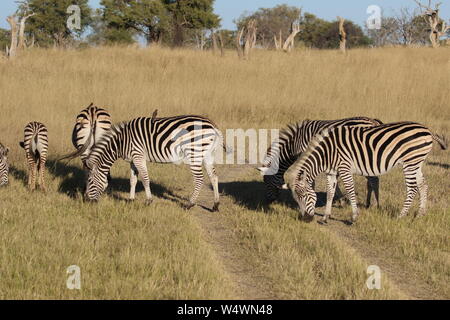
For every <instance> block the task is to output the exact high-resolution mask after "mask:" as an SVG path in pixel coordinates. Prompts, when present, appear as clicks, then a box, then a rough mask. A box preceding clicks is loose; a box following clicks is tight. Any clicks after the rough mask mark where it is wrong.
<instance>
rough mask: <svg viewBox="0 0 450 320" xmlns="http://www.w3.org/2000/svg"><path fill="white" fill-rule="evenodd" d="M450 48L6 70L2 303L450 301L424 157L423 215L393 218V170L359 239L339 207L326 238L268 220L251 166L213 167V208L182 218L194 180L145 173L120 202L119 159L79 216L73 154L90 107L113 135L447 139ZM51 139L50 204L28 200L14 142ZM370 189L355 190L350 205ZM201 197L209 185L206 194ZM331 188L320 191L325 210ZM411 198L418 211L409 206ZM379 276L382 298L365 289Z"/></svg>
mask: <svg viewBox="0 0 450 320" xmlns="http://www.w3.org/2000/svg"><path fill="white" fill-rule="evenodd" d="M449 54H450V50H449V49H448V48H442V49H439V50H432V49H425V48H422V49H406V48H395V49H372V50H353V51H350V52H349V53H348V55H347V56H343V55H341V54H340V53H338V52H334V51H315V50H304V51H297V52H293V53H292V54H289V55H287V54H281V53H277V52H258V51H256V52H255V53H254V55H253V56H252V57H251V60H250V61H239V60H238V59H237V57H236V54H235V52H227V54H226V56H225V57H224V58H221V57H215V56H213V55H212V54H211V53H209V52H196V51H188V50H169V49H158V48H154V49H137V48H98V49H87V50H83V51H57V50H38V49H36V50H32V51H28V52H26V53H24V54H23V55H21V56H20V57H18V58H17V59H16V60H14V61H6V60H0V112H1V116H0V141H1V142H2V143H3V144H4V145H6V146H9V147H10V148H11V152H10V157H9V161H10V164H11V170H10V178H11V179H10V185H9V186H8V187H6V188H2V189H1V190H0V243H1V247H0V298H2V299H16V298H18V299H23V298H31V299H43V298H55V299H61V298H66V299H80V298H87V299H102V298H106V299H119V298H132V299H133V298H140V299H216V298H224V299H226V298H231V299H234V298H250V299H253V298H254V299H258V298H259V299H264V298H275V299H277V298H279V299H311V298H315V299H322V298H323V299H399V298H404V299H423V298H432V299H449V298H450V286H449V283H450V281H449V280H450V252H449V248H450V247H449V244H450V243H449V242H450V239H449V230H450V215H449V213H450V212H449V205H448V203H449V201H450V198H449V190H450V171H449V166H450V153H449V151H441V150H440V149H439V148H438V147H437V146H435V147H434V149H433V151H432V153H431V155H430V157H429V158H428V161H427V165H426V167H425V175H426V177H427V180H428V183H429V187H430V190H429V210H428V215H427V216H426V217H424V218H420V219H413V218H412V216H413V215H414V213H415V212H416V210H417V202H416V203H415V206H414V207H413V208H412V210H411V212H410V216H409V217H407V218H405V219H403V220H400V221H399V220H397V219H396V218H395V216H396V215H397V214H398V213H399V212H400V209H401V206H402V203H403V200H404V195H405V190H404V181H403V176H402V173H401V170H400V169H397V170H395V171H394V172H392V173H390V174H388V175H385V176H383V177H382V178H381V208H380V209H376V208H371V209H363V210H362V213H361V218H360V220H359V221H358V223H357V224H356V225H354V226H348V225H346V224H345V223H344V222H345V221H346V220H347V219H348V218H349V216H350V208H349V206H348V205H344V206H343V207H334V209H333V214H334V218H335V219H334V220H332V221H331V222H330V223H329V226H322V225H319V224H317V223H311V224H307V223H304V222H300V221H298V220H296V217H297V210H296V206H295V204H294V203H293V201H292V199H291V198H292V197H291V196H290V194H289V193H288V192H285V193H284V194H283V195H282V197H281V199H280V201H279V202H278V203H276V204H274V205H272V206H271V207H266V206H265V205H264V186H263V184H262V179H261V177H260V176H259V174H258V173H257V172H256V170H254V169H252V168H250V167H249V166H245V165H244V166H236V165H235V166H230V165H219V166H218V173H219V177H220V180H221V184H220V189H221V196H222V198H221V200H222V205H221V211H220V213H211V212H209V211H208V210H207V208H210V207H211V206H212V192H211V191H210V190H209V188H208V183H206V184H205V187H204V189H203V193H202V196H201V199H200V200H201V203H202V205H203V206H204V207H206V209H205V208H203V207H196V208H194V209H192V210H191V211H189V212H188V211H185V210H184V209H182V207H181V205H182V204H183V203H185V201H186V199H187V197H188V195H189V194H190V192H191V186H192V181H191V175H190V173H189V170H188V169H187V168H186V167H184V166H177V165H157V164H150V165H149V172H150V176H151V182H152V191H153V193H154V195H155V196H156V197H157V199H156V201H154V203H153V204H152V205H151V206H145V205H144V194H143V193H142V187H140V188H139V190H140V191H141V192H140V193H139V194H138V198H137V200H136V201H135V202H134V203H128V202H127V201H125V199H126V197H127V195H128V194H127V193H128V188H129V181H128V178H129V167H128V164H126V163H125V162H123V161H118V162H117V163H116V164H115V166H114V167H113V170H112V176H113V181H112V184H111V188H110V192H109V194H108V195H105V196H104V197H103V198H102V199H101V201H100V202H99V203H98V204H95V205H91V204H85V203H83V202H82V200H81V197H80V190H81V188H82V181H83V179H82V177H83V174H82V171H81V166H80V162H79V160H74V161H72V162H71V163H69V164H64V163H60V164H55V162H54V159H55V158H57V157H58V156H60V155H62V154H64V153H67V152H69V151H72V150H73V147H72V145H71V140H70V137H71V130H72V127H73V123H74V120H75V116H76V114H77V113H78V112H79V111H80V110H81V109H83V108H84V107H86V106H87V105H88V104H89V103H90V102H94V103H95V104H96V105H98V106H104V107H106V108H107V109H108V110H109V111H110V112H111V114H112V116H113V120H115V121H121V120H128V119H131V118H133V117H136V116H150V115H151V114H152V112H153V110H154V109H156V108H158V109H159V115H160V116H169V115H177V114H186V113H194V114H202V115H206V116H208V117H210V118H211V119H212V120H213V121H214V122H216V123H217V124H218V125H219V126H220V128H221V129H222V130H223V131H225V129H227V128H244V129H247V128H269V129H270V128H281V127H284V126H285V125H286V124H287V123H291V122H294V121H298V120H302V119H305V118H309V119H336V118H343V117H347V116H356V115H365V116H371V117H375V118H379V119H381V120H383V121H384V122H392V121H399V120H413V121H418V122H421V123H423V124H425V125H427V126H429V127H430V128H431V129H432V130H433V131H434V132H438V133H441V134H444V135H446V136H447V137H450V104H449V103H450V93H449V92H450V91H449V90H448V83H449V81H450V60H449ZM31 120H37V121H41V122H44V123H45V124H46V125H47V126H48V129H49V141H50V161H49V163H48V172H47V175H46V178H47V183H48V185H49V188H48V189H49V190H48V193H47V194H43V193H41V192H39V191H37V192H32V193H30V192H28V191H27V189H26V188H25V181H26V167H25V157H24V153H23V151H22V150H21V149H20V148H19V145H18V141H19V140H20V139H22V137H23V127H24V126H25V124H26V123H27V122H28V121H31ZM364 181H365V179H363V178H357V183H358V186H357V190H358V194H359V200H360V202H361V203H362V202H363V198H364V195H365V185H364ZM206 182H208V181H206ZM324 190H325V188H324V183H323V181H322V180H321V182H320V183H318V184H317V191H318V192H319V202H318V206H319V207H318V208H317V212H318V213H319V214H320V213H322V212H323V210H324V208H323V202H324V194H323V191H324ZM416 201H417V199H416ZM70 265H78V266H79V267H80V268H81V285H82V288H81V290H68V289H67V287H66V280H67V276H68V275H67V273H66V270H67V267H68V266H70ZM369 265H378V266H379V267H380V268H381V272H382V287H381V290H369V289H367V287H366V279H367V278H368V275H367V267H368V266H369Z"/></svg>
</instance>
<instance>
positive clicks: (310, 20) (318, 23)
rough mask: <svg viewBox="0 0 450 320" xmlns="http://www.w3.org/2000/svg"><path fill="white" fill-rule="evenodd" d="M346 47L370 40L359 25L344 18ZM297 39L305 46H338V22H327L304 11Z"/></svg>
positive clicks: (362, 43) (319, 47) (368, 43)
mask: <svg viewBox="0 0 450 320" xmlns="http://www.w3.org/2000/svg"><path fill="white" fill-rule="evenodd" d="M344 28H345V32H346V33H347V47H348V48H352V47H353V48H354V47H365V46H368V45H370V44H371V40H370V39H369V38H368V37H367V36H366V35H365V34H364V32H363V30H362V29H361V27H359V26H358V25H356V24H355V23H353V22H352V21H348V20H346V21H345V23H344ZM298 39H299V40H300V41H301V42H303V43H304V45H306V46H307V47H311V48H318V49H336V48H338V47H339V22H338V21H333V22H329V21H326V20H323V19H320V18H317V17H316V16H315V15H313V14H310V13H305V15H304V17H303V19H302V21H301V23H300V33H299V35H298Z"/></svg>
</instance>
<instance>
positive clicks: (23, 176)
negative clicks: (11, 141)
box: [9, 165, 28, 187]
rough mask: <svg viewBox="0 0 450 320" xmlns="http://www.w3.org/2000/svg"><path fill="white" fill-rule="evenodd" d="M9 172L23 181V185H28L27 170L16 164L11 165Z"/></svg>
mask: <svg viewBox="0 0 450 320" xmlns="http://www.w3.org/2000/svg"><path fill="white" fill-rule="evenodd" d="M9 174H10V175H12V176H13V177H14V178H15V179H17V180H20V181H22V183H23V185H24V186H25V187H26V186H27V179H28V173H27V172H26V171H25V170H21V169H18V168H16V167H15V166H11V165H10V166H9Z"/></svg>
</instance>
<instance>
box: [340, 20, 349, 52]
mask: <svg viewBox="0 0 450 320" xmlns="http://www.w3.org/2000/svg"><path fill="white" fill-rule="evenodd" d="M338 20H339V48H340V50H341V51H342V52H343V53H345V51H346V49H347V33H346V32H345V28H344V22H345V19H344V18H341V17H338Z"/></svg>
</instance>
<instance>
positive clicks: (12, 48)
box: [6, 15, 18, 59]
mask: <svg viewBox="0 0 450 320" xmlns="http://www.w3.org/2000/svg"><path fill="white" fill-rule="evenodd" d="M6 21H7V22H8V23H9V25H10V27H11V46H10V47H9V49H8V50H7V56H8V57H9V58H11V59H12V58H14V57H15V56H16V53H17V44H18V43H17V31H18V26H17V20H16V16H15V15H12V16H9V17H7V18H6Z"/></svg>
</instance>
